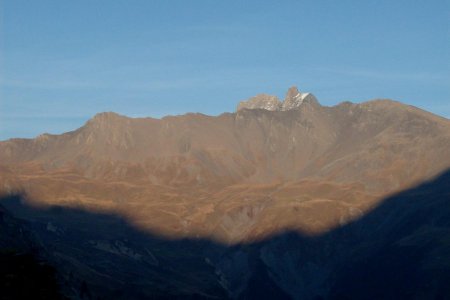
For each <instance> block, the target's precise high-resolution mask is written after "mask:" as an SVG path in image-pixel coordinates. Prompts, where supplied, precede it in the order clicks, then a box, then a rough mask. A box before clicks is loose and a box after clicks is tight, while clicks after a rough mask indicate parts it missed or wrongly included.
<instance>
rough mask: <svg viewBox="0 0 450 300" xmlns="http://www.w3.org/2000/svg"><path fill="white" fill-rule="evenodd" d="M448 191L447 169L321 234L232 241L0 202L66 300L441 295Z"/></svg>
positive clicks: (449, 259)
mask: <svg viewBox="0 0 450 300" xmlns="http://www.w3.org/2000/svg"><path fill="white" fill-rule="evenodd" d="M449 186H450V172H446V173H443V174H442V175H441V176H439V177H437V178H435V179H434V180H432V181H429V182H426V183H424V184H422V185H420V186H417V187H416V188H412V189H409V190H406V191H404V192H401V193H398V194H396V195H394V196H392V197H389V198H386V199H384V200H383V201H382V202H381V203H380V204H379V205H378V206H377V207H375V208H373V209H372V210H370V211H369V212H368V213H366V214H364V215H362V216H359V217H358V218H355V219H354V220H353V221H351V222H350V223H348V224H346V225H342V226H339V227H336V228H335V229H333V230H331V231H329V232H327V233H324V234H315V235H312V234H302V233H299V232H298V231H286V232H282V233H278V234H275V235H273V236H272V237H270V238H264V239H262V240H259V241H254V242H248V243H237V244H234V245H227V244H222V243H219V242H214V241H211V240H208V239H201V238H199V239H192V238H190V239H187V238H186V239H168V238H165V237H163V236H158V235H155V234H151V233H149V232H148V231H144V230H141V229H138V228H136V227H135V225H133V224H130V223H128V222H127V221H126V220H125V219H123V218H122V217H118V216H116V215H111V214H101V213H93V212H88V211H85V210H81V209H73V208H64V207H52V208H36V207H32V206H29V205H27V204H26V202H23V201H21V199H20V198H17V197H16V198H14V197H10V198H8V199H3V200H2V202H1V203H2V204H3V205H4V206H5V207H6V208H7V209H8V210H9V211H11V212H12V213H14V215H15V216H17V217H19V218H21V219H23V220H27V222H28V224H29V226H30V227H29V228H30V230H31V231H32V233H33V235H34V236H35V237H36V238H37V239H38V240H39V241H41V243H42V244H41V245H45V251H47V255H48V259H49V263H51V265H54V266H55V267H56V269H57V271H58V274H60V276H61V278H62V280H61V282H64V285H63V291H71V293H72V294H70V293H69V294H68V295H69V296H71V297H78V298H85V299H88V298H89V297H94V298H95V297H99V298H100V299H112V298H114V299H152V298H154V299H189V298H192V299H227V298H232V299H367V298H370V299H446V297H448V295H450V285H448V278H450V251H449V249H450V243H449V241H450V218H449V216H450V203H449V201H450V189H449ZM69 287H70V288H69ZM73 293H75V295H76V296H74V294H73ZM55 295H56V294H55Z"/></svg>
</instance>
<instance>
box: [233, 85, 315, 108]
mask: <svg viewBox="0 0 450 300" xmlns="http://www.w3.org/2000/svg"><path fill="white" fill-rule="evenodd" d="M304 102H309V103H311V104H314V105H318V104H319V102H318V101H317V99H316V97H314V95H313V94H311V93H304V94H302V93H301V92H299V90H298V88H297V87H296V86H292V87H290V88H289V89H288V91H287V93H286V97H285V99H284V101H283V102H281V101H280V100H279V99H278V97H276V96H271V95H267V94H260V95H256V96H255V97H252V98H250V99H249V100H247V101H242V102H240V103H239V105H238V107H237V110H238V111H239V110H241V109H244V108H246V109H266V110H271V111H285V110H291V109H297V108H299V107H300V106H301V105H302V104H303V103H304Z"/></svg>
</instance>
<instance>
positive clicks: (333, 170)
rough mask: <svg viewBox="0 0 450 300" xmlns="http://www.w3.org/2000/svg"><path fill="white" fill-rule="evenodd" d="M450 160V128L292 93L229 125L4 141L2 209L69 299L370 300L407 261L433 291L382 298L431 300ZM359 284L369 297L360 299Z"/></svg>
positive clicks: (120, 128) (222, 121)
mask: <svg viewBox="0 0 450 300" xmlns="http://www.w3.org/2000/svg"><path fill="white" fill-rule="evenodd" d="M449 149H450V120H448V119H445V118H442V117H439V116H436V115H433V114H431V113H428V112H426V111H423V110H421V109H418V108H416V107H413V106H408V105H405V104H402V103H399V102H396V101H392V100H387V99H377V100H372V101H368V102H364V103H360V104H354V103H350V102H343V103H340V104H338V105H336V106H333V107H326V106H322V105H320V103H319V101H318V100H317V99H316V98H315V97H314V95H312V94H311V93H301V92H299V91H298V90H297V88H295V87H292V88H290V89H289V90H288V92H287V95H286V98H285V99H284V100H283V101H280V100H279V99H278V98H277V97H276V96H271V95H265V94H260V95H257V96H255V97H253V98H250V99H249V100H248V101H243V102H241V103H239V105H238V107H237V111H236V112H234V113H224V114H221V115H219V116H206V115H202V114H193V113H189V114H186V115H180V116H168V117H164V118H162V119H153V118H129V117H125V116H121V115H119V114H116V113H112V112H107V113H100V114H98V115H96V116H94V117H93V118H92V119H91V120H89V121H88V122H87V123H86V124H85V125H84V126H82V127H81V128H79V129H77V130H75V131H72V132H67V133H64V134H61V135H50V134H43V135H40V136H38V137H37V138H35V139H10V140H7V141H2V142H0V192H1V194H2V195H3V196H4V198H5V199H6V200H5V201H2V202H0V205H4V206H5V207H6V208H7V209H8V210H9V211H10V212H11V213H12V214H16V215H17V216H18V217H20V218H22V219H23V220H26V222H30V224H31V225H24V226H31V228H32V229H31V231H34V232H35V233H36V235H37V236H38V238H37V239H38V240H39V241H40V243H41V244H40V245H41V246H42V248H44V249H45V251H43V253H46V254H45V256H46V257H47V259H48V260H49V261H51V262H52V263H53V264H55V265H57V266H64V267H60V270H59V271H60V272H61V274H63V275H61V276H62V277H64V280H66V284H67V285H68V286H70V285H72V286H73V285H74V282H76V284H77V285H78V286H80V285H81V283H82V282H90V284H91V286H90V287H89V289H90V293H92V294H94V295H99V296H101V297H106V298H108V297H111V296H112V295H114V297H116V298H121V297H122V298H124V299H125V298H146V297H150V295H153V296H154V297H155V298H164V297H166V296H167V295H169V296H167V297H168V298H176V297H180V298H185V297H187V296H191V297H193V298H199V297H204V298H242V299H256V298H261V297H263V296H266V297H268V298H273V297H276V298H280V299H281V298H282V297H285V298H295V299H320V297H322V298H325V299H326V298H333V299H334V298H336V299H338V298H339V299H363V298H364V292H366V293H367V292H375V290H376V288H375V287H377V286H378V285H377V284H379V282H380V280H381V277H382V276H381V275H380V274H379V272H384V271H386V269H387V268H388V265H387V264H388V261H391V262H393V264H394V265H395V264H396V263H400V264H401V262H400V260H399V259H398V257H400V256H402V255H400V254H399V253H397V252H396V251H403V250H405V251H409V250H406V248H408V247H409V248H408V249H416V250H417V251H416V252H418V254H417V255H419V256H420V257H421V258H420V259H422V260H420V263H418V264H419V265H418V267H417V268H416V269H414V270H410V272H412V274H414V272H416V273H417V274H419V273H420V274H421V275H423V274H425V275H426V276H425V275H423V276H425V277H426V278H428V279H427V280H429V282H428V281H427V284H428V285H429V287H428V290H427V289H425V290H422V289H421V290H420V292H421V293H423V294H422V296H423V297H422V296H420V295H419V296H417V297H413V296H414V295H415V293H416V292H418V291H417V290H408V289H407V288H406V287H404V285H405V284H406V283H405V281H403V280H400V281H398V282H396V281H395V280H397V279H395V278H393V279H392V280H393V281H392V285H393V286H392V287H391V288H389V287H388V288H386V291H388V292H389V291H390V292H392V293H394V292H393V291H394V290H395V287H396V286H398V287H400V286H401V287H402V288H401V289H400V292H401V293H403V292H404V293H406V294H396V295H393V294H392V295H393V296H392V297H387V296H390V295H391V294H389V293H388V294H380V295H381V296H380V297H381V298H383V297H384V298H383V299H399V297H400V298H402V297H403V296H405V295H406V296H407V298H408V299H409V298H410V299H424V298H429V299H435V298H433V297H434V296H445V293H446V292H448V289H447V290H445V288H444V287H443V286H444V285H445V284H444V281H445V280H444V279H443V278H447V279H448V277H446V276H448V275H449V266H450V265H448V259H449V257H448V253H450V252H449V251H447V250H448V249H449V248H448V240H449V239H448V238H449V235H448V233H449V227H448V225H449V224H448V221H444V220H445V219H446V218H447V220H448V219H450V218H449V217H450V215H448V214H447V215H445V213H449V212H448V207H449V202H448V201H449V200H450V197H449V190H450V182H449V177H448V174H447V173H444V172H446V171H447V170H448V169H449V168H450V152H449ZM442 174H444V175H442ZM439 176H441V177H439ZM427 182H428V183H427ZM432 187H433V188H432ZM404 191H407V192H404ZM13 195H19V196H13ZM12 198H14V199H15V200H14V201H12V200H11V199H12ZM427 199H429V201H430V202H429V203H428V202H427ZM390 203H395V204H390ZM58 209H59V210H58ZM422 209H423V210H422ZM427 209H428V211H429V212H428V213H429V215H428V216H429V218H426V217H425V216H424V214H426V211H427ZM421 211H422V212H421ZM446 222H447V223H446ZM125 224H126V225H125ZM402 230H403V231H402ZM371 236H372V237H374V240H371ZM375 237H377V238H375ZM38 244H39V243H38ZM431 244H433V245H434V246H431ZM402 247H406V248H402ZM425 248H426V249H425ZM349 249H352V250H351V251H350V250H349ZM355 249H357V250H355ZM399 249H400V250H399ZM445 249H447V250H445ZM186 251H187V252H189V251H191V252H190V254H189V255H188V254H187V253H186ZM433 251H435V252H433ZM350 253H351V255H352V257H350V256H348V255H350ZM437 254H439V255H441V257H442V261H440V262H442V264H441V263H440V262H439V261H437V260H436V257H435V255H437ZM102 255H103V257H104V258H106V257H107V258H108V259H109V261H108V260H107V259H103V260H102V259H101V257H102ZM411 255H412V256H411V257H409V256H406V257H405V258H404V259H405V262H404V265H400V266H397V268H398V269H399V270H400V271H401V274H403V273H404V272H406V270H409V269H408V268H410V267H411V266H408V267H407V265H408V264H411V263H412V262H413V261H415V259H418V258H417V257H416V256H414V257H413V254H411ZM374 257H377V259H380V261H379V262H378V263H374V261H376V260H372V258H374ZM402 257H403V256H402ZM118 266H120V267H118ZM430 266H431V267H430ZM370 268H372V269H370ZM377 268H378V269H377ZM383 268H384V269H383ZM430 268H431V269H430ZM433 268H434V269H433ZM369 269H370V270H372V271H373V272H372V271H371V272H372V273H371V274H372V275H370V274H368V273H367V270H369ZM435 269H439V270H440V271H436V272H434V271H433V272H432V271H430V270H435ZM365 272H366V273H365ZM377 272H378V273H377ZM427 272H428V273H427ZM68 274H72V275H70V276H72V277H70V276H69V275H68ZM74 274H75V275H74ZM133 274H134V275H133ZM186 274H187V275H188V276H187V275H186ZM77 276H78V277H77ZM355 276H356V277H355ZM361 276H369V277H368V278H374V279H373V280H374V282H373V284H372V285H370V284H368V286H367V287H366V289H364V288H363V286H364V284H363V283H362V282H360V283H359V285H358V288H356V289H355V288H354V287H352V286H351V285H350V283H349V282H350V281H351V280H354V279H355V278H360V279H361V278H364V277H361ZM377 276H378V277H377ZM380 276H381V277H380ZM418 276H419V275H418ZM427 276H428V277H427ZM70 278H72V279H70ZM73 278H76V279H73ZM105 278H108V279H105ZM138 278H139V279H138ZM361 280H362V279H361ZM410 280H411V281H414V280H416V279H414V278H412V279H410ZM424 280H425V279H424ZM443 280H444V281H443ZM369 281H370V280H369ZM425 281H426V280H425ZM130 282H131V283H130ZM113 286H114V287H115V288H116V289H117V290H114V289H113V288H112V287H113ZM262 286H265V288H264V289H263V288H262ZM418 286H421V285H420V284H418ZM136 287H137V288H138V290H139V291H140V292H137V291H136ZM380 289H381V288H380ZM131 290H135V294H130V293H131V292H130V291H131ZM71 293H72V296H73V295H74V294H73V293H74V292H73V291H72V292H71ZM127 293H128V294H127ZM133 293H134V292H133ZM69 294H70V293H69ZM75 294H76V293H75ZM76 295H77V297H79V296H80V293H78V294H76ZM86 295H87V294H86ZM86 295H84V296H86ZM258 295H259V296H258ZM447 295H448V294H447ZM127 296H128V297H127ZM272 296H273V297H272ZM344 296H345V297H347V298H345V297H344ZM366 296H367V294H366ZM406 296H405V297H406ZM74 297H75V296H74ZM86 297H87V296H86ZM318 297H319V298H318ZM380 297H378V298H377V297H375V298H377V299H381V298H380ZM263 298H264V297H263ZM436 299H437V298H436ZM442 299H445V298H442Z"/></svg>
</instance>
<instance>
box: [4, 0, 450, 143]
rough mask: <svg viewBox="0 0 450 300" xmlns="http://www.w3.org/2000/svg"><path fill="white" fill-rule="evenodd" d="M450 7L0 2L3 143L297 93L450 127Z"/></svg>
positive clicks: (227, 108) (372, 0) (217, 109)
mask: <svg viewBox="0 0 450 300" xmlns="http://www.w3.org/2000/svg"><path fill="white" fill-rule="evenodd" d="M449 3H450V1H446V0H442V1H430V0H428V1H413V0H409V1H392V0H389V1H385V0H377V1H375V0H368V1H356V0H354V1H345V0H343V1H342V0H341V1H325V0H323V1H218V0H217V1H213V0H209V1H195V0H192V1H163V0H161V1H157V0H153V1H132V0H127V1H80V0H78V1H58V0H55V1H45V0H41V1H20V0H3V1H0V16H1V17H0V18H1V19H0V22H1V26H0V139H7V138H11V137H34V136H36V135H38V134H40V133H44V132H49V133H62V132H65V131H69V130H73V129H76V128H77V127H80V126H81V125H82V124H83V123H84V122H85V121H86V120H88V119H89V118H90V117H92V116H93V115H94V114H96V113H98V112H102V111H115V112H118V113H121V114H125V115H128V116H134V117H138V116H152V117H161V116H164V115H168V114H171V115H174V114H182V113H185V112H201V113H205V114H212V115H216V114H219V113H221V112H225V111H233V110H234V109H235V107H236V104H237V103H238V102H239V101H240V100H243V99H246V98H248V97H250V96H253V95H255V94H258V93H269V94H275V95H278V96H279V97H284V94H285V92H286V90H287V88H288V87H289V86H291V85H297V86H298V87H299V89H300V90H301V91H308V92H312V93H314V94H315V95H316V96H317V98H318V99H319V101H320V102H321V103H322V104H324V105H334V104H337V103H339V102H341V101H347V100H348V101H353V102H361V101H366V100H369V99H373V98H391V99H395V100H399V101H402V102H405V103H408V104H412V105H415V106H418V107H421V108H423V109H426V110H429V111H431V112H434V113H437V114H439V115H442V116H445V117H447V118H450V68H449V67H450V29H449V17H450V4H449Z"/></svg>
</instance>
